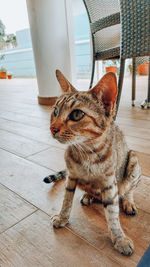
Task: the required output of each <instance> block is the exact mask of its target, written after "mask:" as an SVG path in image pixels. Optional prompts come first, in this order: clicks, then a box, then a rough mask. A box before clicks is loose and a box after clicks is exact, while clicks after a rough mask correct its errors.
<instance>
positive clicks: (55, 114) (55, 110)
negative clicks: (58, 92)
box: [54, 108, 58, 117]
mask: <svg viewBox="0 0 150 267" xmlns="http://www.w3.org/2000/svg"><path fill="white" fill-rule="evenodd" d="M57 115H58V109H57V108H55V109H54V116H55V117H56V116H57Z"/></svg>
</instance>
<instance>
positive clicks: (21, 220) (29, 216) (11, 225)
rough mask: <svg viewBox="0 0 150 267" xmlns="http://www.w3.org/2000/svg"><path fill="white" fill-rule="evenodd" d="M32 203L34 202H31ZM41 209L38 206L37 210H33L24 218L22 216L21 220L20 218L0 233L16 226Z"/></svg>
mask: <svg viewBox="0 0 150 267" xmlns="http://www.w3.org/2000/svg"><path fill="white" fill-rule="evenodd" d="M31 205H32V204H31ZM38 210H39V209H38V208H37V209H36V210H34V211H33V212H31V213H30V214H28V215H26V216H25V217H24V218H22V219H21V220H19V221H18V222H16V223H14V224H12V225H11V226H10V227H8V228H7V229H5V230H4V231H2V232H0V235H1V234H3V233H5V232H7V231H8V230H9V229H11V228H12V227H14V226H15V225H17V224H18V223H20V222H22V221H23V220H25V219H26V218H28V217H30V216H31V215H33V214H34V213H35V212H37V211H38Z"/></svg>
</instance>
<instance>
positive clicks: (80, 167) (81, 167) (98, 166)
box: [65, 152, 104, 180]
mask: <svg viewBox="0 0 150 267" xmlns="http://www.w3.org/2000/svg"><path fill="white" fill-rule="evenodd" d="M65 160H66V165H67V168H68V170H69V172H70V173H73V174H74V175H75V176H76V177H80V178H84V179H85V177H86V179H87V180H91V179H95V178H96V177H98V176H99V177H100V176H103V173H104V164H102V162H101V158H100V157H99V156H98V155H96V154H94V153H91V154H90V155H84V156H82V155H80V153H78V154H77V153H76V154H75V153H74V154H73V153H70V152H67V153H66V156H65Z"/></svg>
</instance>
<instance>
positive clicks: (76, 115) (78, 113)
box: [68, 109, 85, 121]
mask: <svg viewBox="0 0 150 267" xmlns="http://www.w3.org/2000/svg"><path fill="white" fill-rule="evenodd" d="M84 115H85V113H84V112H83V111H82V110H80V109H75V110H73V111H72V112H71V113H70V115H69V116H68V120H71V121H79V120H81V119H82V118H83V117H84Z"/></svg>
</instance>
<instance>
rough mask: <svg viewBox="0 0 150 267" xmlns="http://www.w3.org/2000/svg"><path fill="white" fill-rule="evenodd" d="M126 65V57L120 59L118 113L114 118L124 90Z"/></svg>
mask: <svg viewBox="0 0 150 267" xmlns="http://www.w3.org/2000/svg"><path fill="white" fill-rule="evenodd" d="M124 67H125V59H123V58H121V59H120V73H119V80H118V95H117V101H116V115H115V117H114V119H116V116H117V112H118V108H119V103H120V97H121V92H122V85H123V78H124Z"/></svg>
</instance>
